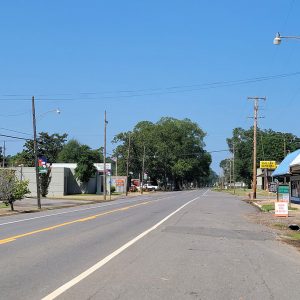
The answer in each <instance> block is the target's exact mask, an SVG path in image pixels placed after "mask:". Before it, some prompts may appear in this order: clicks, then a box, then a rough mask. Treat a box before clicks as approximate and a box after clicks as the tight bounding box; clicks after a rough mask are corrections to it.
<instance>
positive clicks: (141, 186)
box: [140, 145, 146, 194]
mask: <svg viewBox="0 0 300 300" xmlns="http://www.w3.org/2000/svg"><path fill="white" fill-rule="evenodd" d="M145 155H146V146H145V145H144V152H143V163H142V180H141V181H142V182H141V183H140V188H141V194H143V185H144V174H145Z"/></svg>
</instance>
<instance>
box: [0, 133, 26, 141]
mask: <svg viewBox="0 0 300 300" xmlns="http://www.w3.org/2000/svg"><path fill="white" fill-rule="evenodd" d="M0 136H4V137H8V138H11V139H17V140H25V141H30V140H31V139H26V138H22V137H19V136H13V135H6V134H0Z"/></svg>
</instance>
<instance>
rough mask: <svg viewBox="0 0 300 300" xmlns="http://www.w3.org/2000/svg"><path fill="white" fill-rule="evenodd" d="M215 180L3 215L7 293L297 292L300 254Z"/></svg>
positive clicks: (263, 295) (254, 295) (0, 280)
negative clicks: (252, 219) (209, 185)
mask: <svg viewBox="0 0 300 300" xmlns="http://www.w3.org/2000/svg"><path fill="white" fill-rule="evenodd" d="M254 211H255V209H254V208H253V207H251V206H249V205H248V204H246V203H244V202H242V201H240V200H239V199H237V198H234V197H231V196H228V195H225V194H220V193H215V192H211V191H209V190H208V189H203V190H197V191H188V192H174V193H157V194H154V195H151V196H144V197H138V198H134V199H128V200H125V199H123V200H118V201H115V202H110V203H105V204H100V205H91V206H86V207H80V208H77V209H74V208H70V209H64V210H56V211H52V212H43V213H37V214H30V215H26V216H24V215H23V216H11V217H5V218H1V219H0V268H1V273H0V293H1V297H0V298H1V299H42V298H44V299H55V298H58V299H72V300H74V299H299V295H300V287H298V286H297V284H298V282H299V279H300V259H299V258H300V257H299V254H298V252H297V251H296V250H294V249H293V248H290V247H289V246H286V245H282V244H281V243H280V242H278V241H277V240H276V236H275V235H274V234H272V233H271V232H269V231H267V230H266V228H263V227H261V226H258V225H256V224H252V223H249V221H247V219H246V218H245V214H247V213H249V212H254Z"/></svg>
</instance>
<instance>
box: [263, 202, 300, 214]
mask: <svg viewBox="0 0 300 300" xmlns="http://www.w3.org/2000/svg"><path fill="white" fill-rule="evenodd" d="M261 210H262V211H266V212H268V211H272V210H275V204H274V203H271V204H263V205H262V206H261ZM289 210H298V208H297V207H292V206H289Z"/></svg>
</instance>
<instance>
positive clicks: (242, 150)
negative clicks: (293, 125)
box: [220, 127, 300, 185]
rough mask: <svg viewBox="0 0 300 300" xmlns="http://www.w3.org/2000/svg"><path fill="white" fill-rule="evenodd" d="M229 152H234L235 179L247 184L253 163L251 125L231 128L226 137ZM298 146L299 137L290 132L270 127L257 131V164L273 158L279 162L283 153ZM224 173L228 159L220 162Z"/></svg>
mask: <svg viewBox="0 0 300 300" xmlns="http://www.w3.org/2000/svg"><path fill="white" fill-rule="evenodd" d="M227 144H228V147H229V150H230V152H231V153H232V154H233V148H234V152H235V174H236V179H237V180H241V181H244V182H245V183H247V184H248V185H250V184H251V179H252V172H253V170H252V164H253V160H252V158H253V127H252V128H250V129H248V130H246V129H243V128H235V129H233V134H232V137H231V138H228V139H227ZM299 147H300V138H299V137H297V136H296V135H294V134H292V133H285V132H276V131H273V130H271V129H266V130H261V129H258V131H257V165H258V166H259V162H260V161H261V160H275V161H277V162H278V163H280V162H281V161H282V160H283V159H284V157H285V155H286V154H287V153H289V152H293V151H295V150H297V149H298V148H299ZM220 167H221V168H222V169H223V171H224V174H225V175H226V174H228V172H229V160H228V159H227V160H224V161H222V162H221V163H220Z"/></svg>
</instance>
